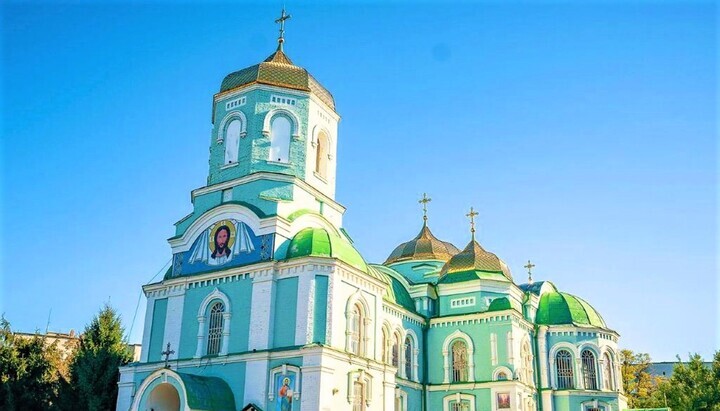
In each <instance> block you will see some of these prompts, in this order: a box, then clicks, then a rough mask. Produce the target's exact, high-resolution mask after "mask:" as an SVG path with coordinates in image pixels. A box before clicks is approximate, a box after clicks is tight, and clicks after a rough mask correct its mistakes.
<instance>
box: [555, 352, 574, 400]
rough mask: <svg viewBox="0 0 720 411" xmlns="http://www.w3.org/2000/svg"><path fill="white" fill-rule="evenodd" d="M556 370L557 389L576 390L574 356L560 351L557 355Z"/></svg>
mask: <svg viewBox="0 0 720 411" xmlns="http://www.w3.org/2000/svg"><path fill="white" fill-rule="evenodd" d="M555 369H556V376H557V388H558V389H560V390H564V389H568V388H574V386H575V384H574V382H573V362H572V355H571V354H570V352H569V351H567V350H560V351H558V352H557V354H555Z"/></svg>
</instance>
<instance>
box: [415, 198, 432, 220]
mask: <svg viewBox="0 0 720 411" xmlns="http://www.w3.org/2000/svg"><path fill="white" fill-rule="evenodd" d="M431 201H432V198H430V197H428V196H427V193H423V198H421V199H420V200H418V203H420V204H422V206H423V223H424V224H427V205H428V203H429V202H431Z"/></svg>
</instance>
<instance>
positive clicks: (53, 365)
mask: <svg viewBox="0 0 720 411" xmlns="http://www.w3.org/2000/svg"><path fill="white" fill-rule="evenodd" d="M62 362H63V360H62V357H61V354H60V351H59V350H58V348H57V346H56V345H55V344H47V342H46V340H45V338H44V337H42V336H40V335H35V336H34V337H32V338H19V337H17V336H15V335H14V334H13V333H12V330H11V328H10V323H9V322H8V321H7V320H6V319H5V317H2V318H1V319H0V409H2V410H8V411H13V410H29V411H34V410H54V409H58V398H59V396H60V394H61V392H62V391H63V390H64V389H66V388H67V381H66V379H65V377H64V376H63V375H62V373H61V372H60V364H61V363H62Z"/></svg>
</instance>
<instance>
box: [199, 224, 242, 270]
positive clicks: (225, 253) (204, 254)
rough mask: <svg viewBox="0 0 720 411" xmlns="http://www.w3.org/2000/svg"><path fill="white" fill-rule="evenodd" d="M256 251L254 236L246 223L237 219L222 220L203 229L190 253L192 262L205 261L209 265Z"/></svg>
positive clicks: (228, 260) (224, 262)
mask: <svg viewBox="0 0 720 411" xmlns="http://www.w3.org/2000/svg"><path fill="white" fill-rule="evenodd" d="M253 251H255V246H254V245H253V242H252V238H251V237H250V233H249V232H248V228H247V226H246V225H245V223H243V222H241V221H237V220H221V221H218V222H217V223H215V224H213V225H211V226H210V227H209V228H208V229H207V230H205V231H203V233H202V234H201V235H200V238H198V240H197V241H196V242H195V246H194V247H193V249H192V253H191V254H190V261H189V262H190V264H194V263H195V262H198V261H200V262H203V263H205V264H207V265H223V264H226V263H228V262H230V261H232V259H233V257H235V256H237V255H239V254H240V253H246V254H250V253H252V252H253Z"/></svg>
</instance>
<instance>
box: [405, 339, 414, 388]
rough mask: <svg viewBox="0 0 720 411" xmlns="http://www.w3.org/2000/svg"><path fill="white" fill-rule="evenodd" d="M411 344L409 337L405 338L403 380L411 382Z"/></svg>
mask: <svg viewBox="0 0 720 411" xmlns="http://www.w3.org/2000/svg"><path fill="white" fill-rule="evenodd" d="M412 361H413V344H412V338H410V336H407V337H405V378H407V379H408V380H411V379H412V377H413V375H412V370H413V363H412Z"/></svg>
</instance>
